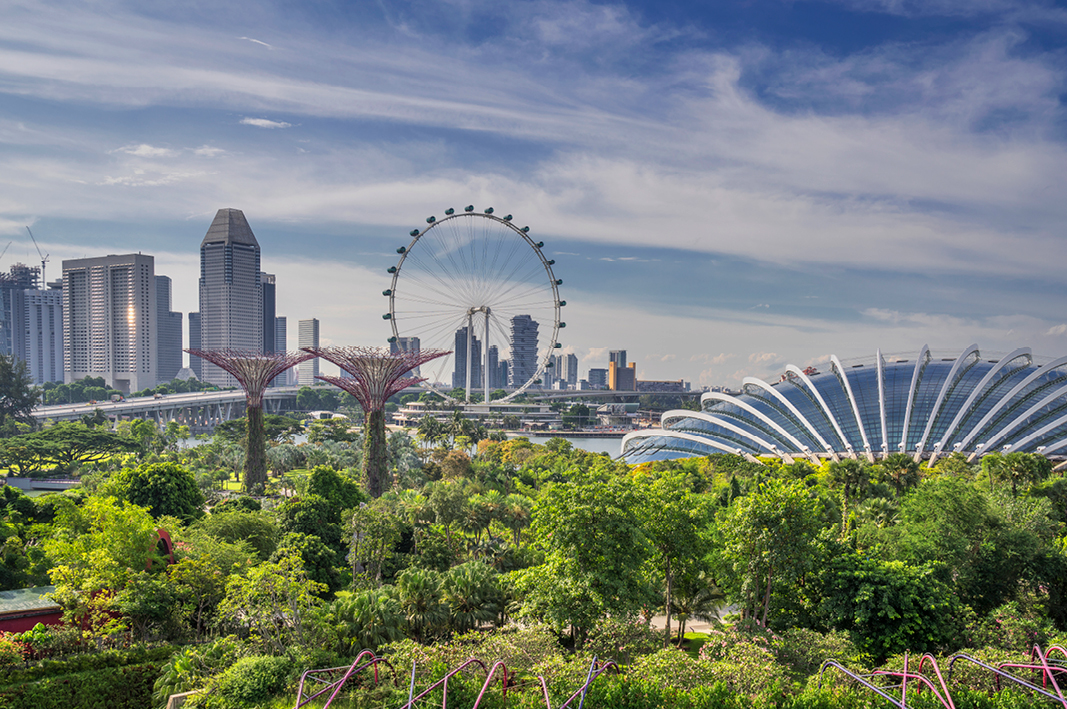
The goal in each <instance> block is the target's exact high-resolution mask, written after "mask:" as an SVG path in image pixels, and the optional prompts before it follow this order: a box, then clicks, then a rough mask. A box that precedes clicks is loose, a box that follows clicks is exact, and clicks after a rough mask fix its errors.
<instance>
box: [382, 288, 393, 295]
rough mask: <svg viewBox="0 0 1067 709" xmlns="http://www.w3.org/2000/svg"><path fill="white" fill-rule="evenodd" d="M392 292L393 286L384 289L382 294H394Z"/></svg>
mask: <svg viewBox="0 0 1067 709" xmlns="http://www.w3.org/2000/svg"><path fill="white" fill-rule="evenodd" d="M392 294H393V289H392V288H386V289H385V290H383V291H382V295H392Z"/></svg>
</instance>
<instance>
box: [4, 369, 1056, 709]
mask: <svg viewBox="0 0 1067 709" xmlns="http://www.w3.org/2000/svg"><path fill="white" fill-rule="evenodd" d="M309 391H311V392H312V394H314V395H316V396H317V395H318V394H319V393H320V392H319V391H316V390H315V389H311V390H309ZM307 396H311V394H307V395H305V397H307ZM573 413H574V415H575V416H579V415H581V412H580V411H574V412H573ZM268 419H269V417H268ZM429 420H431V419H427V421H429ZM268 424H269V425H271V426H273V429H272V430H275V431H276V432H277V435H271V436H270V437H269V439H270V440H268V441H267V442H266V444H265V445H266V448H265V456H266V460H267V462H268V468H269V470H270V476H269V478H268V481H267V494H266V495H264V496H261V497H258V498H251V497H242V496H240V495H238V494H236V492H235V491H236V489H237V485H236V484H235V481H234V478H235V475H236V473H237V472H238V471H240V470H241V467H242V464H243V458H242V456H243V453H242V448H241V446H240V445H239V443H238V440H239V439H240V437H241V435H242V432H241V429H240V424H239V423H234V424H232V425H230V426H226V427H221V430H220V431H219V432H218V435H216V436H215V437H214V438H213V439H211V440H209V441H201V442H199V444H198V445H194V446H183V445H181V441H182V440H183V439H185V438H187V437H188V431H187V430H183V429H182V428H181V427H180V426H178V425H177V424H170V425H168V426H167V427H164V428H159V427H157V426H156V425H155V424H154V423H153V422H151V421H134V422H123V423H122V424H120V425H119V426H118V427H116V428H115V430H111V428H110V427H109V426H108V425H107V422H106V421H103V422H101V421H95V420H90V421H86V422H82V423H65V424H56V425H52V426H49V427H46V428H44V429H43V430H41V431H38V432H22V433H20V434H19V435H15V436H12V437H10V438H6V439H4V440H3V441H0V457H2V460H3V462H4V464H5V467H7V469H8V471H9V473H15V472H26V473H31V472H32V473H34V474H37V475H58V474H62V475H64V476H70V475H74V476H79V477H80V478H81V480H82V486H81V487H80V488H78V489H75V490H70V491H67V492H65V493H62V494H52V495H46V496H43V497H38V498H29V497H27V496H24V495H22V494H21V493H19V492H18V491H17V490H15V489H13V488H11V487H7V488H4V489H3V492H2V495H0V585H2V587H3V588H6V589H10V588H20V587H25V586H29V585H39V584H44V583H52V584H55V585H56V591H55V593H54V597H55V599H56V600H57V601H58V602H59V603H60V604H61V605H62V607H63V610H64V612H65V614H66V617H67V619H68V621H69V622H70V623H71V624H70V625H69V626H68V627H67V628H66V629H65V630H49V629H44V628H42V629H40V630H35V631H34V632H32V633H28V634H23V635H20V636H5V637H0V665H5V664H6V665H7V666H9V667H16V666H22V665H25V664H26V663H31V665H32V663H34V662H36V663H42V662H45V663H46V662H49V661H54V660H50V659H49V658H57V657H65V658H77V657H95V656H103V655H101V653H100V650H101V649H104V648H107V647H111V646H119V645H125V644H128V643H131V642H132V643H159V642H165V643H179V644H185V645H184V646H183V647H182V649H180V650H179V651H177V652H170V651H168V656H167V659H166V661H165V662H164V661H162V660H160V659H159V658H155V657H154V656H153V658H150V659H144V658H142V659H137V658H134V657H131V659H130V660H129V661H128V662H127V663H124V664H112V665H106V666H105V665H101V666H91V667H90V666H86V667H85V668H84V669H82V670H81V671H80V672H81V674H79V676H78V678H73V676H74V674H77V671H76V670H71V671H70V672H69V673H68V674H70V675H71V679H69V681H68V684H67V685H64V686H68V685H69V686H72V687H84V688H91V687H94V686H100V687H102V686H104V685H105V684H106V683H108V682H121V681H125V682H126V688H125V689H123V690H122V691H126V690H127V689H128V690H129V691H128V694H129V696H130V697H133V695H134V694H136V693H138V692H140V695H139V696H144V693H145V692H146V691H147V689H146V684H145V682H146V681H147V680H145V676H146V675H145V674H144V673H149V674H151V682H150V683H154V689H153V692H154V699H153V700H152V702H154V703H155V704H157V705H162V704H163V703H164V702H165V700H166V697H167V696H169V694H172V693H175V692H180V691H188V690H203V693H202V694H201V695H200V696H199V698H198V699H196V700H195V701H194V705H197V704H199V705H201V706H207V707H219V708H223V709H231V708H236V707H247V706H262V705H269V706H274V705H275V704H277V705H278V706H282V705H284V704H286V703H288V705H289V706H291V705H292V704H293V701H292V699H293V697H292V694H291V693H292V691H293V688H294V682H295V681H296V680H297V678H298V676H299V672H300V671H302V670H303V669H305V668H308V667H325V666H338V665H341V664H346V663H347V662H348V661H350V659H351V658H352V657H353V656H354V655H355V654H356V653H358V652H359V650H360V649H362V648H371V649H374V650H376V651H378V652H381V653H385V654H386V655H387V656H388V657H389V658H390V661H391V662H392V663H393V665H394V666H395V667H397V668H404V667H406V668H408V670H406V671H410V667H411V662H412V661H416V668H417V681H418V682H421V683H422V685H421V686H425V685H427V684H429V682H430V681H431V679H433V678H437V677H440V676H441V674H442V673H443V672H444V671H445V668H447V667H450V666H455V665H456V664H458V662H460V661H462V660H464V659H466V658H468V657H471V656H477V657H481V658H482V659H485V660H487V661H493V660H496V659H503V660H505V661H506V662H508V663H509V670H510V671H512V672H513V673H517V676H518V677H519V678H523V681H525V680H529V682H532V683H537V682H539V681H538V680H537V679H536V678H537V677H544V678H545V680H546V681H547V682H548V683H549V684H550V687H551V688H550V694H551V695H552V697H553V705H556V704H559V703H560V702H562V701H563V700H565V699H566V698H567V696H569V692H571V691H573V690H574V689H575V688H576V687H577V686H578V685H579V684H580V683H581V682H582V681H584V677H585V675H586V673H587V671H588V667H589V662H590V661H591V659H592V657H593V656H594V655H595V656H599V657H601V658H603V657H605V656H608V657H613V658H615V659H616V660H617V661H619V662H620V663H621V664H622V665H623V667H622V673H621V674H620V675H619V676H618V677H615V676H608V675H605V676H603V677H602V678H600V679H598V680H597V682H596V683H595V684H594V689H593V690H592V691H591V693H590V694H589V696H588V697H587V698H586V702H585V705H586V706H613V707H628V706H629V707H654V706H691V707H764V706H766V707H770V706H776V707H787V706H789V707H797V708H800V707H808V706H811V707H824V706H840V705H842V704H847V705H849V706H853V705H855V706H866V705H872V706H873V705H874V704H871V703H870V702H869V701H868V698H866V697H864V696H860V695H856V694H855V693H854V691H855V690H854V689H852V688H850V687H848V686H846V685H844V684H842V683H839V682H835V681H830V680H828V683H829V684H828V687H827V688H825V689H824V690H818V689H817V688H815V687H814V683H815V680H812V679H811V678H812V676H813V675H814V674H816V673H817V672H818V669H819V666H820V664H821V661H822V660H823V659H825V658H827V657H834V658H837V659H839V660H840V661H842V662H844V663H846V664H848V665H849V666H853V667H857V668H871V667H874V666H876V665H880V664H883V663H888V664H893V663H897V662H899V661H900V658H901V656H902V654H903V653H905V652H909V653H912V654H916V653H923V652H931V653H940V654H942V655H944V654H948V653H952V652H954V651H957V650H960V649H962V648H968V647H969V648H976V649H975V650H974V652H977V653H985V654H984V655H983V656H985V657H988V658H990V659H995V658H1000V657H1002V658H1004V659H1007V658H1008V657H1016V658H1018V659H1022V658H1023V657H1025V653H1026V652H1027V650H1028V649H1029V648H1030V647H1031V646H1032V645H1033V644H1035V643H1036V644H1040V645H1042V646H1045V645H1047V644H1049V643H1053V642H1061V641H1062V640H1063V638H1064V635H1063V634H1062V633H1063V631H1064V629H1065V627H1067V541H1065V540H1067V537H1065V533H1064V530H1065V527H1064V525H1065V523H1067V481H1065V480H1064V478H1063V477H1062V476H1061V475H1060V474H1058V473H1055V472H1053V471H1052V470H1051V466H1050V465H1048V463H1047V461H1045V459H1043V458H1039V457H1037V456H1030V455H1027V454H1011V455H1003V456H1001V455H997V454H993V455H989V456H986V457H985V458H984V459H983V460H982V463H981V464H980V465H977V466H972V465H969V464H967V462H966V460H965V459H963V458H962V457H961V456H949V457H947V458H944V459H942V460H941V461H940V462H939V464H938V465H937V466H935V467H934V468H933V469H930V468H927V467H925V466H924V465H922V464H919V463H916V462H914V461H913V460H911V459H910V458H908V457H907V456H902V455H890V456H888V457H887V458H886V459H884V460H881V461H879V462H878V463H876V464H872V463H868V462H866V461H863V460H848V459H846V460H840V461H826V462H824V463H822V464H821V465H819V466H817V467H816V466H813V465H810V464H808V463H806V462H796V463H791V464H783V463H781V462H780V461H764V462H752V461H746V460H745V459H743V458H740V457H737V456H732V455H717V456H711V457H707V458H692V459H683V460H677V461H668V462H659V463H650V464H645V465H642V466H637V467H633V468H632V467H630V466H627V465H625V464H623V463H621V462H618V461H613V460H611V459H610V458H609V457H607V456H603V455H596V454H592V453H588V452H586V451H582V450H578V449H574V448H573V447H572V446H571V445H570V444H569V443H567V442H566V441H564V440H562V439H554V440H552V441H550V442H549V443H548V444H547V445H544V446H541V445H535V444H532V443H530V442H529V441H528V440H526V439H523V438H515V439H511V440H500V438H502V437H501V436H499V435H497V436H491V435H489V433H488V432H486V431H485V430H484V429H482V428H481V427H479V426H477V425H474V424H472V423H471V422H469V421H466V420H465V419H462V418H461V417H452V418H450V419H444V420H442V421H436V422H434V423H432V424H431V423H425V424H424V425H422V426H420V428H419V430H418V432H417V433H416V434H415V437H413V436H411V435H409V434H407V433H404V432H393V433H391V434H390V436H389V438H388V443H387V445H386V450H384V451H383V452H382V453H383V454H382V460H383V461H384V462H385V464H386V468H385V469H384V470H383V471H381V476H380V477H379V478H378V479H377V481H376V485H381V489H380V490H377V489H375V490H374V492H378V491H380V492H381V493H382V494H381V495H380V496H379V497H372V495H370V494H368V493H369V492H371V491H370V490H368V481H367V480H365V479H363V477H362V475H361V473H360V469H361V465H360V464H361V460H362V456H363V455H365V452H364V450H363V447H364V443H365V436H364V435H363V431H362V430H361V428H360V427H359V426H358V425H357V424H354V423H353V420H352V419H333V420H325V421H320V422H315V423H313V424H312V425H311V427H310V429H309V430H308V436H307V442H304V443H299V444H297V443H294V442H293V439H292V438H291V436H292V434H293V433H294V432H295V430H296V424H295V423H294V422H293V421H292V420H277V421H273V422H271V421H270V420H268ZM274 424H277V425H276V426H275V425H274ZM161 528H163V529H165V530H167V531H168V532H169V535H170V537H171V538H172V539H173V540H174V560H173V563H168V562H169V561H170V559H169V558H166V555H165V554H164V553H163V552H164V549H163V548H162V547H161V546H160V544H159V539H160V533H159V532H158V530H159V529H161ZM653 617H656V618H657V621H656V623H655V624H653V623H651V619H652V618H653ZM695 623H702V624H705V625H706V626H708V627H710V630H708V632H703V633H698V634H693V633H687V632H686V629H687V628H691V627H692V626H693V624H695ZM701 627H705V626H704V625H702V626H701ZM79 653H80V654H79ZM127 665H128V666H127ZM36 666H44V665H36ZM94 673H95V674H94ZM82 674H84V675H85V676H84V677H83V676H82ZM12 676H14V675H12ZM123 677H125V680H123V679H122V678H123ZM961 677H962V679H959V680H958V681H959V682H961V683H963V686H964V687H965V688H970V689H975V690H978V689H982V688H985V685H982V684H981V682H980V681H979V679H978V678H976V677H970V676H969V675H966V673H964V674H962V675H961ZM40 679H41V680H42V681H44V675H42V676H41V678H40ZM49 681H50V680H49ZM480 682H481V679H480V678H476V677H475V676H473V675H472V676H469V677H467V678H466V679H463V678H457V679H456V681H455V683H454V687H453V685H450V690H449V691H450V696H452V693H453V692H454V693H455V696H456V697H457V698H460V697H465V696H467V695H468V694H471V696H472V698H473V694H476V692H477V689H478V688H480ZM94 683H95V684H94ZM16 684H17V685H18V687H17V688H12V689H11V690H10V691H8V690H4V689H0V707H2V706H7V705H11V706H22V705H23V704H19V703H18V702H24V703H25V702H30V701H31V700H32V701H37V698H38V697H39V696H44V695H39V694H38V693H37V692H38V690H37V689H33V688H31V687H30V684H31V680H27V681H25V682H21V683H16ZM371 684H372V683H368V682H367V681H364V682H362V684H360V687H362V689H358V690H353V694H351V695H350V696H349V697H348V699H347V700H346V701H350V702H352V704H351V705H352V706H357V705H360V703H361V702H363V703H367V702H372V701H385V700H387V699H389V700H390V701H391V699H390V696H392V695H390V692H393V691H394V690H392V689H390V688H388V687H378V688H374V687H372V686H371ZM522 686H523V687H534V686H535V685H534V684H522ZM536 686H537V687H539V684H536ZM12 687H14V685H12ZM86 691H89V690H88V689H86ZM100 691H102V690H100ZM116 691H119V690H116ZM398 691H399V690H398ZM539 691H540V690H536V691H534V690H529V691H527V690H520V689H516V690H515V692H514V695H515V696H514V697H513V696H512V694H509V698H508V705H509V706H513V705H517V706H534V705H536V702H537V701H543V700H542V699H538V696H539V695H538V692H539ZM960 691H961V692H965V690H964V689H961V690H960ZM361 692H362V694H361ZM54 693H55V694H57V696H63V695H62V692H61V691H59V690H55V692H54ZM116 696H120V697H121V696H126V695H116ZM960 696H966V697H969V698H968V699H966V701H967V702H970V704H964V703H961V702H957V706H964V705H966V706H990V707H1000V706H1005V707H1007V706H1029V704H1028V701H1029V700H1027V699H1025V698H1020V697H1019V696H1017V695H1012V697H1013V698H1011V699H1010V702H1015V704H1011V703H1010V702H1009V699H1008V698H1006V697H1008V695H1004V696H1003V697H1001V695H998V697H1000V698H995V699H988V698H983V697H984V695H980V694H974V695H973V696H972V695H968V694H965V693H964V694H962V695H960ZM12 697H17V699H11V698H12ZM398 697H399V695H396V696H395V697H392V698H398ZM9 699H10V702H9V703H8V704H5V703H4V702H6V701H8V700H9ZM499 700H500V697H499V696H497V697H496V698H495V699H494V698H490V701H491V702H499ZM41 701H46V702H51V701H52V700H51V699H48V700H41ZM472 701H473V699H472ZM11 702H14V703H11ZM129 702H130V705H131V706H132V705H133V699H132V698H131V699H129ZM120 704H121V702H120ZM141 705H142V706H143V705H144V703H142V704H141ZM491 705H492V706H496V704H491ZM41 706H51V704H48V703H46V704H42V705H41ZM87 706H88V705H87Z"/></svg>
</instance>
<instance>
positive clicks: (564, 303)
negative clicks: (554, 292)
mask: <svg viewBox="0 0 1067 709" xmlns="http://www.w3.org/2000/svg"><path fill="white" fill-rule="evenodd" d="M566 304H567V301H565V300H561V301H559V307H561V308H562V307H563V306H564V305H566Z"/></svg>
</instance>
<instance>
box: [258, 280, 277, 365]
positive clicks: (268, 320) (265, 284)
mask: <svg viewBox="0 0 1067 709" xmlns="http://www.w3.org/2000/svg"><path fill="white" fill-rule="evenodd" d="M259 284H260V287H261V288H262V289H263V351H264V352H275V351H276V350H275V349H274V345H275V342H274V312H275V311H274V307H275V303H276V302H277V290H276V289H277V284H276V279H275V277H274V274H273V273H261V274H259Z"/></svg>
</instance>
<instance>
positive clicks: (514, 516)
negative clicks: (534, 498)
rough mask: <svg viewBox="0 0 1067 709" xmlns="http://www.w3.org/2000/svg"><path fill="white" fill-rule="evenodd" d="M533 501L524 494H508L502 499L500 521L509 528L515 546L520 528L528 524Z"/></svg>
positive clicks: (520, 531)
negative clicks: (502, 507) (502, 506)
mask: <svg viewBox="0 0 1067 709" xmlns="http://www.w3.org/2000/svg"><path fill="white" fill-rule="evenodd" d="M532 514H533V503H532V502H531V501H530V498H528V497H526V496H525V495H516V494H512V495H508V496H507V498H505V500H504V509H503V511H502V512H501V516H500V521H501V522H502V523H503V525H504V526H505V527H507V528H508V529H510V530H511V534H512V541H513V542H514V543H515V545H516V546H517V545H518V543H519V535H520V534H521V533H522V530H523V529H525V528H526V527H528V526H529V525H530V517H531V516H532Z"/></svg>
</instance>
